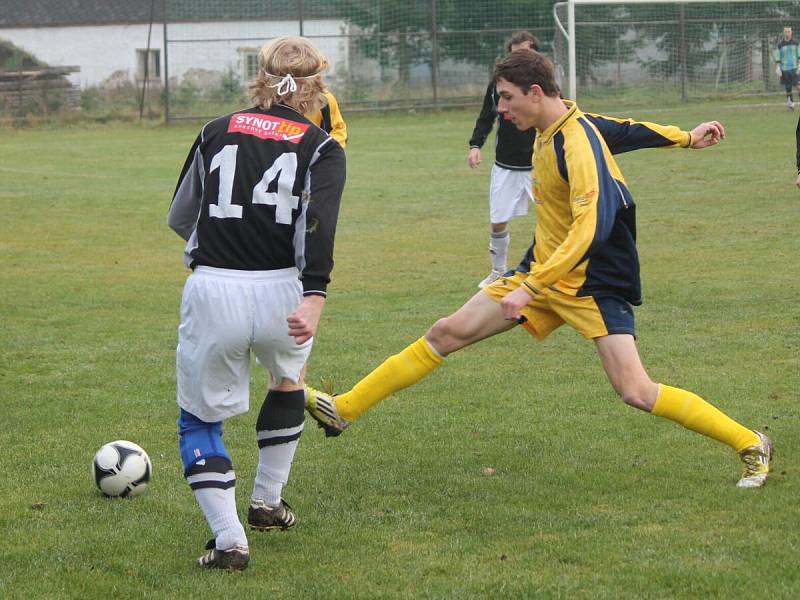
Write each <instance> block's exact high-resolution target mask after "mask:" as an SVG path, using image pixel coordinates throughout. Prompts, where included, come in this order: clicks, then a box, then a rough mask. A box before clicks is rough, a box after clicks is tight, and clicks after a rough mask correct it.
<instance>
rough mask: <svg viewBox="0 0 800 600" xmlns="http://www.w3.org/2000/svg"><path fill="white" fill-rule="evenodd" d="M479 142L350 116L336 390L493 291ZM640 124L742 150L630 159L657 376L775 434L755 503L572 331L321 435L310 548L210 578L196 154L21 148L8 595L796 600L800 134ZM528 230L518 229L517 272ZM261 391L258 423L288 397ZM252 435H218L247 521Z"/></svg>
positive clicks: (39, 140) (305, 538)
mask: <svg viewBox="0 0 800 600" xmlns="http://www.w3.org/2000/svg"><path fill="white" fill-rule="evenodd" d="M587 108H593V109H597V110H608V111H609V112H611V111H612V110H613V107H605V106H596V107H587ZM611 114H613V113H611ZM474 116H475V115H474V114H473V111H469V112H452V113H450V112H448V113H442V114H438V115H434V114H425V115H421V114H417V115H386V116H353V117H352V118H351V119H349V125H350V130H351V144H350V146H349V148H348V184H347V188H346V192H345V199H344V203H343V209H342V214H341V218H340V226H339V231H338V237H337V247H336V268H335V270H334V282H333V284H332V286H331V289H330V292H331V294H330V297H329V301H328V306H327V307H326V311H325V315H324V319H323V323H322V327H321V331H320V333H319V335H318V338H317V341H316V345H315V350H314V354H313V356H312V360H311V363H310V366H309V379H310V380H311V381H312V382H318V381H319V379H320V378H321V377H323V376H333V377H335V379H336V382H337V387H338V388H340V389H346V388H348V387H349V386H351V385H352V384H354V383H355V382H356V381H357V380H358V379H359V378H360V377H361V376H362V375H364V374H365V373H367V372H368V371H369V370H370V369H372V368H373V367H374V366H375V365H377V364H378V363H379V362H380V361H381V360H383V358H384V357H386V356H388V355H389V354H392V353H394V352H396V351H398V350H400V349H401V348H403V347H404V346H405V345H406V344H408V343H409V342H411V341H413V340H415V339H416V338H417V337H419V336H420V335H421V334H422V333H423V332H424V331H425V329H426V328H427V327H428V326H429V325H430V324H431V323H432V322H433V321H434V320H435V319H437V318H438V317H440V316H444V315H446V314H448V313H449V312H451V311H452V310H454V309H455V308H457V307H458V306H460V304H461V303H462V302H463V301H464V300H466V299H467V298H468V297H469V296H470V295H471V294H472V293H473V292H474V291H475V285H476V283H477V282H478V281H479V280H480V279H481V278H483V276H485V275H486V272H487V270H488V257H487V253H486V245H487V229H488V223H487V206H486V204H487V203H486V199H485V198H486V193H487V189H488V177H489V170H490V166H491V150H488V151H487V154H486V156H485V158H486V160H485V161H484V164H483V165H482V167H481V168H480V170H478V171H477V172H470V171H469V170H468V168H467V166H466V160H465V158H466V154H467V148H466V140H467V139H468V137H469V134H470V132H471V128H472V125H473V122H474V121H473V119H474ZM620 116H632V117H635V118H640V119H645V118H647V119H649V120H654V121H657V122H661V123H674V124H677V125H681V126H683V127H685V128H689V127H691V126H693V125H694V124H696V123H697V122H699V121H700V120H705V119H708V118H717V119H720V120H721V121H723V122H724V123H725V124H726V125H727V129H728V139H727V140H726V141H725V142H724V143H723V144H722V145H721V146H720V147H718V148H714V149H711V150H704V151H687V150H672V151H657V150H649V151H642V152H639V153H634V154H630V155H624V156H621V157H620V164H621V167H622V169H623V171H624V172H625V173H626V175H627V179H628V183H629V187H630V188H631V190H632V192H633V195H634V197H635V198H636V200H637V202H638V219H639V223H638V225H639V247H640V253H641V257H642V272H643V284H644V292H645V304H644V305H643V306H642V307H640V308H639V309H638V310H637V329H638V334H639V343H640V349H641V353H642V356H643V360H644V362H645V365H646V366H648V368H649V371H650V373H651V375H652V376H653V378H654V379H656V380H658V381H665V382H668V383H672V384H673V385H679V386H682V387H687V388H689V389H692V390H695V391H697V392H698V393H700V394H702V395H703V396H705V397H706V398H708V399H709V400H711V401H712V402H714V403H715V404H717V405H719V406H720V407H721V408H723V409H724V410H725V411H726V412H728V413H729V414H731V415H732V416H734V417H735V418H737V419H739V420H741V421H742V422H744V423H745V424H747V425H749V426H751V427H754V428H758V429H761V430H763V431H767V432H769V434H770V435H771V436H772V437H773V438H774V440H775V443H776V446H777V454H776V462H775V471H774V474H773V476H772V478H771V479H770V482H769V484H768V486H767V487H766V488H765V489H763V490H756V491H750V490H739V489H736V488H735V487H734V483H735V481H736V479H737V477H738V475H739V469H740V466H739V462H738V459H737V457H736V456H735V455H734V453H733V452H732V451H731V450H730V449H728V448H727V447H724V446H722V445H720V444H718V443H716V442H713V441H710V440H707V439H704V438H702V437H700V436H697V435H695V434H692V433H690V432H688V431H686V430H683V429H682V428H680V427H678V426H676V425H674V424H672V423H670V422H667V421H664V420H661V419H657V418H654V417H651V416H648V415H645V414H643V413H639V412H637V411H635V410H633V409H631V408H627V407H625V406H624V405H623V404H622V403H621V402H620V401H619V400H617V399H616V398H615V396H614V394H613V392H612V390H611V388H610V386H609V385H608V384H607V382H606V381H605V378H604V376H603V373H602V370H601V368H600V366H599V361H598V359H597V357H596V354H595V350H594V348H593V344H591V343H589V342H586V341H584V340H582V339H581V338H580V337H579V336H578V335H577V334H576V333H575V332H573V331H571V330H567V329H562V330H559V331H557V332H556V333H555V334H554V335H553V336H552V337H551V338H550V339H548V340H547V341H546V342H544V343H541V344H536V343H534V342H533V341H532V339H531V338H530V337H529V336H528V335H527V334H526V333H525V332H524V331H522V330H519V331H513V332H510V333H508V334H506V335H504V336H501V337H499V338H494V339H491V340H487V341H486V342H484V343H482V344H480V345H478V346H476V347H473V348H470V349H467V350H465V351H464V352H463V353H459V354H457V355H454V356H452V357H451V358H449V359H448V360H447V363H446V364H445V365H444V366H443V368H441V369H440V370H439V371H438V372H436V373H435V374H434V375H433V376H431V377H430V378H428V379H426V380H424V381H423V382H421V383H420V384H419V385H417V386H416V387H414V388H412V389H408V390H405V391H403V392H401V393H399V394H397V395H396V396H395V397H393V398H390V399H388V400H387V401H385V402H384V403H383V404H381V405H379V406H378V407H377V408H376V409H374V410H373V411H372V412H370V413H368V414H367V415H365V416H364V417H363V419H362V420H360V421H359V422H358V423H357V424H355V425H354V426H353V427H352V428H351V429H350V430H348V431H347V432H346V433H345V434H344V435H343V436H341V437H340V438H338V439H333V440H330V439H327V440H326V439H325V438H324V437H323V435H322V432H321V431H320V430H318V429H316V428H315V427H312V425H313V422H309V423H308V425H309V426H308V427H307V430H306V433H305V435H304V437H303V439H302V442H301V444H300V447H299V450H298V452H297V456H296V459H295V464H294V470H293V474H292V479H291V481H290V484H289V486H288V488H287V489H286V492H285V495H286V497H287V499H288V500H289V502H290V503H291V504H292V505H293V506H294V507H295V509H296V510H297V512H298V515H299V517H300V520H301V521H300V524H299V525H298V527H297V528H296V529H295V530H294V531H291V532H285V533H271V534H261V535H258V534H255V533H253V534H252V535H250V545H251V562H250V568H249V569H248V570H247V571H245V572H243V573H235V574H227V573H219V572H204V571H201V570H199V569H198V568H196V567H195V566H194V564H193V561H194V559H195V558H196V557H197V556H198V555H199V554H200V553H201V550H202V546H203V544H204V543H205V542H206V540H207V539H208V537H209V533H208V531H207V528H206V525H205V522H204V520H203V518H202V516H201V514H200V512H199V510H198V509H197V507H196V506H195V502H194V499H193V498H192V496H191V493H190V491H189V489H188V487H187V486H186V484H185V482H184V481H183V479H182V476H181V464H180V459H179V456H178V452H177V435H176V428H175V419H176V417H177V409H176V406H175V400H174V372H173V370H174V347H175V343H176V339H177V332H176V330H177V324H178V303H179V298H180V293H181V289H182V285H183V281H184V279H185V277H186V272H185V270H184V268H183V266H182V263H181V249H182V242H181V240H180V239H179V238H178V237H177V236H176V235H174V234H173V233H172V232H171V231H170V230H168V228H167V227H166V225H165V215H166V210H167V207H168V205H169V201H170V197H171V194H172V190H173V187H174V182H175V179H176V177H177V174H178V171H179V169H180V166H181V164H182V161H183V159H184V156H185V152H186V151H187V150H188V148H189V146H190V144H191V142H192V140H193V139H194V135H195V134H196V129H197V126H196V125H191V126H189V125H180V126H172V127H169V128H166V127H154V126H113V125H109V126H103V127H100V126H87V127H82V128H70V129H39V130H22V131H14V130H2V131H0V210H2V218H0V256H2V269H0V289H2V293H0V402H1V404H0V406H2V413H3V427H2V428H0V458H1V459H2V463H1V464H2V465H3V479H4V484H3V485H2V486H1V487H0V533H1V534H2V540H3V543H2V550H0V598H9V599H11V598H14V599H25V600H28V599H59V598H81V599H83V598H109V597H129V598H174V599H182V598H215V597H223V595H224V597H228V598H365V599H370V598H570V599H571V598H591V599H595V598H609V599H620V598H687V599H689V598H691V599H695V598H733V597H736V598H769V599H774V598H796V597H797V594H798V591H797V590H798V589H800V527H799V526H798V524H800V504H798V497H800V458H798V453H800V437H798V433H800V408H798V392H797V390H798V388H800V375H799V374H800V361H799V360H798V353H799V351H800V309H798V303H797V297H798V294H799V293H800V283H798V279H799V277H798V276H800V269H799V268H798V256H799V255H800V242H799V241H798V240H800V191H798V190H797V189H796V188H794V185H793V180H794V176H793V173H794V138H793V131H794V127H795V124H796V119H797V117H796V116H795V115H792V114H787V113H785V112H784V111H783V107H782V106H781V105H780V104H777V103H776V105H775V107H771V108H768V107H726V106H715V105H702V106H700V105H696V106H694V105H693V106H690V107H688V108H683V109H680V110H649V111H647V110H639V111H629V112H627V113H625V114H624V115H620ZM487 147H488V146H487ZM532 223H533V220H532V217H527V218H520V219H517V220H515V221H514V222H513V223H512V242H511V244H512V251H511V254H512V256H517V255H521V253H522V252H523V251H524V249H525V248H526V247H527V245H528V243H529V239H530V232H531V229H532ZM253 383H254V385H253V388H254V389H253V394H252V398H251V404H252V405H253V406H254V407H257V406H259V405H260V401H261V398H262V397H263V389H264V383H265V381H264V377H263V376H262V375H261V374H260V373H258V375H257V377H255V378H254V382H253ZM256 414H257V411H256V410H252V411H251V412H250V413H249V414H248V415H246V416H242V417H239V418H238V419H235V420H233V421H231V422H230V423H229V424H228V425H227V429H226V438H225V439H226V443H227V445H228V448H229V450H230V451H231V453H232V455H233V457H234V463H235V466H236V468H237V475H238V479H239V482H240V485H239V486H238V489H237V493H238V497H239V504H240V507H241V510H244V509H245V507H246V503H247V499H248V497H249V493H250V490H251V486H252V477H253V474H254V470H255V463H256V459H257V457H256V448H255V442H254V425H255V418H256ZM118 438H125V439H130V440H133V441H135V442H137V443H139V444H141V445H142V446H144V447H145V448H146V449H147V450H148V451H149V453H150V455H151V457H152V459H153V463H154V480H153V482H152V486H151V489H150V490H149V492H148V493H147V494H146V495H144V496H142V497H139V498H136V499H133V500H130V501H125V500H109V499H105V498H104V497H102V496H101V495H100V494H99V492H97V490H96V489H95V488H94V484H93V482H92V480H91V478H90V476H89V466H90V462H91V458H92V455H93V454H94V452H95V450H96V449H97V448H98V447H99V446H100V445H102V444H103V443H104V442H107V441H110V440H114V439H118ZM484 467H492V468H493V469H495V470H496V472H495V473H494V474H493V475H485V474H484V472H483V468H484Z"/></svg>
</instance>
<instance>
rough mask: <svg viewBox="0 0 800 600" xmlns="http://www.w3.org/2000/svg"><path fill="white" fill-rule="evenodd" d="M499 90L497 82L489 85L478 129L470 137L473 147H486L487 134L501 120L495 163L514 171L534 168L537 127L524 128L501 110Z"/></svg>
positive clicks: (470, 143)
mask: <svg viewBox="0 0 800 600" xmlns="http://www.w3.org/2000/svg"><path fill="white" fill-rule="evenodd" d="M497 101H498V96H497V90H496V89H495V86H494V82H492V83H490V84H489V87H487V88H486V94H485V95H484V97H483V106H482V107H481V113H480V114H479V115H478V118H477V120H476V121H475V129H474V130H473V131H472V137H471V138H470V139H469V147H470V148H482V147H483V144H484V143H485V142H486V138H487V137H489V134H490V133H491V131H492V127H493V126H494V122H495V120H497V135H496V136H495V140H494V163H495V164H496V165H497V166H498V167H503V168H504V169H511V170H512V171H530V170H531V162H532V155H533V141H534V140H535V139H536V129H534V128H533V127H531V128H530V129H527V130H525V131H520V130H519V129H517V126H516V125H514V123H512V122H511V120H510V119H506V118H504V116H503V115H501V114H500V113H498V112H497Z"/></svg>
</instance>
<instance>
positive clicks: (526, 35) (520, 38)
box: [506, 31, 539, 52]
mask: <svg viewBox="0 0 800 600" xmlns="http://www.w3.org/2000/svg"><path fill="white" fill-rule="evenodd" d="M526 42H527V43H529V44H530V45H531V50H538V49H539V40H538V39H537V38H536V36H535V35H533V34H532V33H531V32H530V31H515V32H514V33H512V34H511V38H510V39H509V40H508V44H506V52H511V46H516V45H517V44H524V43H526Z"/></svg>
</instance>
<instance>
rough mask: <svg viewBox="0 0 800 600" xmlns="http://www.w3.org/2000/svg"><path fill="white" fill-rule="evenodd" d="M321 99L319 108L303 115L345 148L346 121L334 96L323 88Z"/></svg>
mask: <svg viewBox="0 0 800 600" xmlns="http://www.w3.org/2000/svg"><path fill="white" fill-rule="evenodd" d="M322 100H323V103H322V107H321V108H320V109H319V110H317V111H315V112H313V113H310V114H307V115H304V116H305V117H306V118H307V119H308V120H309V121H311V122H312V123H314V124H316V125H318V126H319V127H321V128H322V129H323V130H325V133H328V134H330V136H331V137H332V138H333V139H335V140H336V141H337V142H339V145H340V146H341V147H342V148H345V147H346V146H347V123H345V122H344V118H343V117H342V113H341V111H340V110H339V103H338V102H337V101H336V96H334V95H333V94H332V93H331V92H330V90H325V91H323V92H322Z"/></svg>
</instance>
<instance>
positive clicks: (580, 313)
mask: <svg viewBox="0 0 800 600" xmlns="http://www.w3.org/2000/svg"><path fill="white" fill-rule="evenodd" d="M527 277H528V274H527V273H514V275H513V276H512V277H500V278H499V279H497V280H496V281H495V282H494V283H492V284H491V285H489V286H486V287H485V288H483V291H484V293H485V294H486V295H487V296H489V297H490V298H491V299H492V300H494V301H495V302H500V300H502V299H503V298H504V297H505V296H506V294H509V293H511V292H513V291H514V290H515V289H517V288H518V287H519V286H520V285H522V281H523V280H524V279H526V278H527ZM521 312H522V315H523V316H524V317H525V318H526V319H527V321H525V322H524V323H523V327H525V329H527V330H528V332H529V333H530V334H531V335H532V336H534V337H535V338H536V339H538V340H543V339H544V338H546V337H547V336H548V335H550V334H551V333H552V332H553V331H555V330H556V329H558V328H559V327H561V325H563V324H564V323H566V324H567V325H569V326H570V327H572V328H573V329H575V330H576V331H577V332H578V333H580V334H581V335H583V336H584V337H586V338H589V339H594V338H598V337H604V336H606V335H609V334H615V333H628V334H630V335H636V333H635V328H634V321H633V308H632V307H631V305H630V304H628V302H626V301H625V300H623V299H622V298H620V297H619V296H600V297H595V296H570V295H568V294H563V293H561V292H557V291H556V290H553V289H549V288H548V289H546V290H544V292H542V293H541V294H539V295H537V296H536V297H535V298H531V301H530V302H529V303H528V304H526V305H525V306H524V307H523V308H522V311H521Z"/></svg>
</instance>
